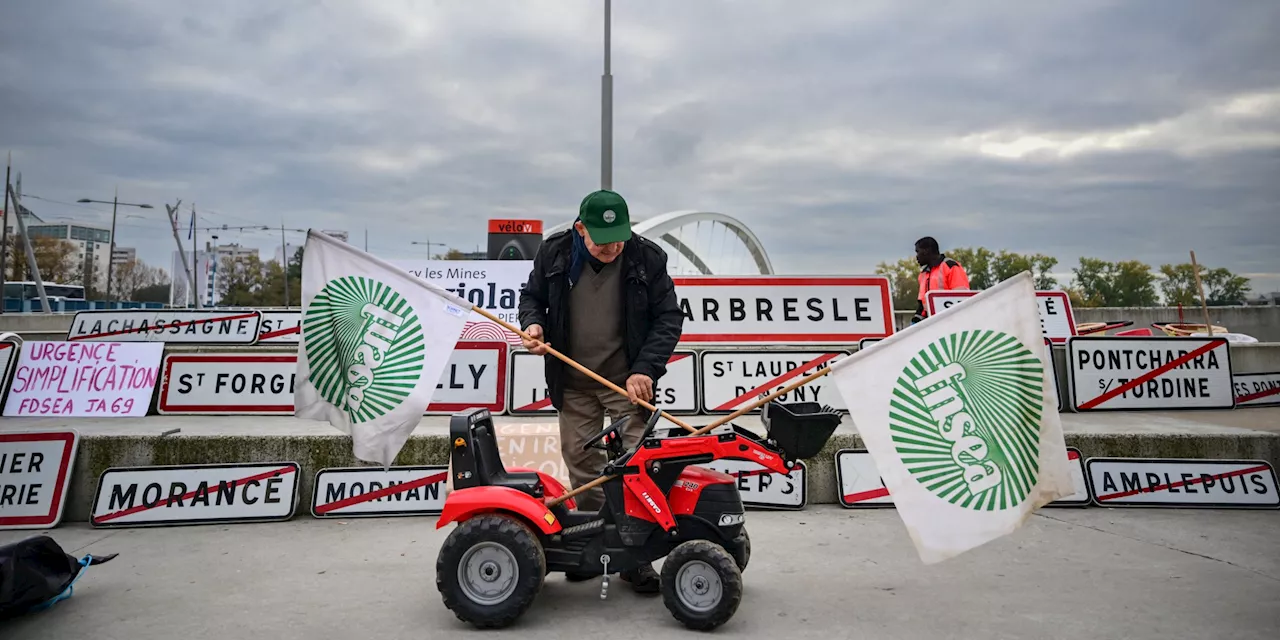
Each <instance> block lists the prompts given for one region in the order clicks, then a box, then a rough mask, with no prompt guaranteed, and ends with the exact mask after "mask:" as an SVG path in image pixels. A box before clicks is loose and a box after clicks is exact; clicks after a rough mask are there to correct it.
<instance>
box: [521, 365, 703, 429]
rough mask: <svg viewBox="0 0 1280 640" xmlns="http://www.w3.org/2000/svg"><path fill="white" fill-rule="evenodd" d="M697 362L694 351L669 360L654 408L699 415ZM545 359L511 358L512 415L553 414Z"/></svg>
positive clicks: (671, 412) (659, 383)
mask: <svg viewBox="0 0 1280 640" xmlns="http://www.w3.org/2000/svg"><path fill="white" fill-rule="evenodd" d="M695 365H696V358H695V357H694V354H693V352H692V351H676V352H674V353H672V354H671V358H670V359H668V360H667V374H666V375H664V376H662V378H660V379H659V380H658V383H657V384H656V385H654V389H653V397H654V400H653V404H654V406H656V407H658V408H659V409H662V410H663V411H666V412H667V413H670V414H672V415H682V414H691V413H697V411H698V400H697V388H698V386H697V381H698V373H697V367H696V366H695ZM545 372H546V369H545V368H544V360H543V356H535V355H533V354H531V353H529V352H527V351H515V352H513V353H512V354H511V399H510V406H511V413H512V414H513V415H522V414H533V413H554V412H555V407H553V406H551V396H550V395H549V391H548V390H547V378H546V375H545Z"/></svg>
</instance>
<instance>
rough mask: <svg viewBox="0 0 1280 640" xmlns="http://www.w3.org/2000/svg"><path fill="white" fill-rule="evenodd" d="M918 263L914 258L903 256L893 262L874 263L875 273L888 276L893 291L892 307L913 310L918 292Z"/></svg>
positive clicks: (900, 309)
mask: <svg viewBox="0 0 1280 640" xmlns="http://www.w3.org/2000/svg"><path fill="white" fill-rule="evenodd" d="M919 274H920V265H918V264H916V259H915V258H903V259H901V260H899V261H897V262H895V263H893V264H888V263H885V262H881V263H880V264H878V265H876V275H881V276H885V277H887V278H889V288H890V289H891V290H892V291H893V308H894V309H896V310H898V311H914V310H915V308H916V296H917V295H919V293H920V281H919Z"/></svg>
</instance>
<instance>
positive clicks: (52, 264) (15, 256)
mask: <svg viewBox="0 0 1280 640" xmlns="http://www.w3.org/2000/svg"><path fill="white" fill-rule="evenodd" d="M75 250H76V248H75V245H73V244H71V243H70V242H68V241H66V240H60V239H58V238H32V239H31V251H32V252H33V253H35V254H36V267H37V268H38V269H40V279H41V280H43V281H45V282H59V283H63V284H82V281H83V279H84V277H83V276H84V271H83V265H81V264H80V263H79V262H77V261H76V259H75V258H74V257H73V256H72V254H74V253H75ZM5 266H6V269H5V271H6V277H5V279H6V280H10V281H12V280H35V276H34V274H32V273H31V269H29V268H28V266H27V248H26V244H25V243H24V242H23V241H22V236H20V235H18V234H16V233H11V234H9V260H8V264H7V265H5Z"/></svg>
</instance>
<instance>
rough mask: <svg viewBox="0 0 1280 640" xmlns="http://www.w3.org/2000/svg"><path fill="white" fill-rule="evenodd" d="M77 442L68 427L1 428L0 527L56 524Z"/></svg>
mask: <svg viewBox="0 0 1280 640" xmlns="http://www.w3.org/2000/svg"><path fill="white" fill-rule="evenodd" d="M79 443H80V437H79V435H78V434H77V433H76V432H75V431H72V430H70V429H63V430H56V431H32V432H25V431H4V432H0V529H52V528H53V527H56V526H58V523H59V522H61V521H62V510H63V506H64V505H65V504H66V502H67V500H66V496H67V489H68V487H69V485H70V484H71V467H72V465H73V464H74V463H75V459H76V445H78V444H79Z"/></svg>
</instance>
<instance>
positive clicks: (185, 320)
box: [67, 309, 262, 345]
mask: <svg viewBox="0 0 1280 640" xmlns="http://www.w3.org/2000/svg"><path fill="white" fill-rule="evenodd" d="M261 323H262V312H260V311H255V310H235V311H228V310H218V309H203V310H201V309H110V310H97V311H78V312H76V316H75V319H73V320H72V321H71V329H70V330H69V331H68V332H67V340H70V341H107V342H167V343H171V344H227V345H230V344H242V345H244V344H253V343H255V342H257V340H258V334H259V327H260V325H261Z"/></svg>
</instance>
